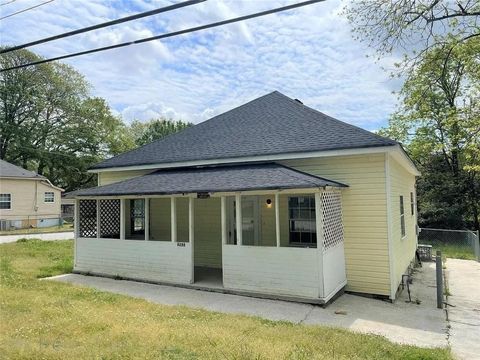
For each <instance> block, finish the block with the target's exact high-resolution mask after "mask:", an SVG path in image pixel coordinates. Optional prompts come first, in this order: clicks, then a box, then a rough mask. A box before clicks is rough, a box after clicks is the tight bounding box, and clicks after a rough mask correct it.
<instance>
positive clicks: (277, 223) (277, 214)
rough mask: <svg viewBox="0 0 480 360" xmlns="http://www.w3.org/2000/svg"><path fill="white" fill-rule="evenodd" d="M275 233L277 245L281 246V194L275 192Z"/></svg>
mask: <svg viewBox="0 0 480 360" xmlns="http://www.w3.org/2000/svg"><path fill="white" fill-rule="evenodd" d="M275 235H276V237H277V247H280V194H279V193H275Z"/></svg>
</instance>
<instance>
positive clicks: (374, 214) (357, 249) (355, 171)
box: [282, 153, 390, 295]
mask: <svg viewBox="0 0 480 360" xmlns="http://www.w3.org/2000/svg"><path fill="white" fill-rule="evenodd" d="M282 163H283V164H285V165H286V166H290V167H293V168H295V169H298V170H300V171H304V172H307V173H310V174H313V175H317V176H322V177H325V178H327V179H330V180H336V181H340V182H343V183H345V184H347V185H349V188H347V189H343V190H342V206H343V223H344V228H345V260H346V269H347V290H349V291H355V292H363V293H370V294H379V295H389V294H390V274H389V255H388V240H387V238H388V229H387V196H386V178H385V154H383V153H381V154H371V155H355V156H342V157H329V158H313V159H298V160H288V161H283V162H282ZM287 226H288V225H287ZM378 269H382V270H383V271H382V272H379V271H378ZM359 274H361V276H359Z"/></svg>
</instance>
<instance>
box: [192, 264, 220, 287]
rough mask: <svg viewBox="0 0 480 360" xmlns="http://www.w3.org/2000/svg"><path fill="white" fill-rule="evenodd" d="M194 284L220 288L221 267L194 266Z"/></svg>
mask: <svg viewBox="0 0 480 360" xmlns="http://www.w3.org/2000/svg"><path fill="white" fill-rule="evenodd" d="M194 285H195V286H198V287H204V288H214V289H222V288H223V275H222V269H216V268H209V267H202V266H195V279H194Z"/></svg>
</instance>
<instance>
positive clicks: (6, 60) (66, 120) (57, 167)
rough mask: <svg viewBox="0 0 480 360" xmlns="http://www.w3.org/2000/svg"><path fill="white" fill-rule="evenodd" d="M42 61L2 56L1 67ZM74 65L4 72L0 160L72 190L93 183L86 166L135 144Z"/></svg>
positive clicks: (0, 76) (25, 55) (28, 55)
mask: <svg viewBox="0 0 480 360" xmlns="http://www.w3.org/2000/svg"><path fill="white" fill-rule="evenodd" d="M39 59H41V58H40V57H39V56H37V55H35V54H34V53H32V52H30V51H28V50H20V51H15V52H11V53H7V54H2V55H0V66H1V68H7V67H11V66H14V65H18V64H22V63H26V62H30V61H32V60H39ZM89 89H90V86H89V84H88V83H87V82H86V80H85V79H84V77H83V76H82V75H81V74H79V73H78V72H77V71H76V70H74V69H73V68H72V67H70V66H68V65H65V64H61V63H49V64H42V65H37V66H35V67H27V68H23V69H17V70H11V71H6V72H2V73H0V131H1V134H0V139H1V140H0V158H1V159H5V160H7V161H9V162H12V163H14V164H17V165H20V166H22V167H25V168H28V169H30V170H34V171H36V172H38V173H39V174H43V175H45V176H47V177H48V178H49V179H50V180H51V181H52V182H54V183H55V184H56V185H58V186H61V187H64V188H66V189H67V190H74V189H76V188H79V187H83V186H88V185H94V177H93V176H92V175H91V174H88V173H87V171H86V170H87V169H88V167H90V166H91V165H93V164H94V163H96V162H98V161H100V160H102V159H104V158H105V157H107V156H110V155H114V154H116V153H119V152H122V151H124V150H127V149H129V148H131V147H132V146H133V143H132V142H131V141H130V140H129V139H128V137H126V136H123V135H122V134H124V133H125V125H124V124H123V122H122V121H121V119H119V118H117V117H115V116H113V115H112V113H111V111H110V109H109V107H108V105H107V104H106V103H105V101H104V100H103V99H99V98H92V97H90V96H89Z"/></svg>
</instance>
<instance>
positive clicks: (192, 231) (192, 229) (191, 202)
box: [188, 197, 195, 249]
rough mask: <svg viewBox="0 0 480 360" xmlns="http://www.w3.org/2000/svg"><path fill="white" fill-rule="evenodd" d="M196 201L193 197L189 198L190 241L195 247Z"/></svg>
mask: <svg viewBox="0 0 480 360" xmlns="http://www.w3.org/2000/svg"><path fill="white" fill-rule="evenodd" d="M194 201H195V199H194V198H193V197H189V198H188V242H189V243H190V246H191V247H192V249H193V242H194V241H195V220H194V219H195V218H194V216H195V213H194V207H193V206H194Z"/></svg>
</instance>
